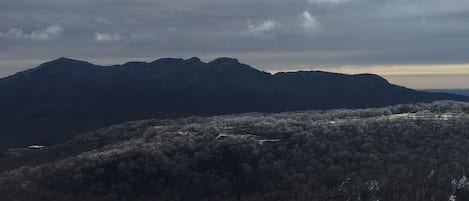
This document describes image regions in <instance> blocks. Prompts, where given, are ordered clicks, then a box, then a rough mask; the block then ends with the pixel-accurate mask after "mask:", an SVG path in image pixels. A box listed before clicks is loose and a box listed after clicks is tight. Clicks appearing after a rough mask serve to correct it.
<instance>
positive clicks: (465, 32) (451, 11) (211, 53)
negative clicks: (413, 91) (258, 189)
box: [0, 0, 469, 88]
mask: <svg viewBox="0 0 469 201" xmlns="http://www.w3.org/2000/svg"><path fill="white" fill-rule="evenodd" d="M192 56H198V57H201V58H202V59H203V60H205V61H209V60H211V59H213V58H215V57H218V56H225V57H236V58H239V59H240V61H242V62H243V63H247V64H249V65H251V66H253V67H256V68H258V69H262V70H265V71H271V72H276V71H291V70H297V69H306V70H309V69H311V70H315V69H321V70H330V71H336V72H347V73H360V72H372V73H378V74H381V75H383V76H385V77H386V78H388V79H390V80H391V81H393V82H396V83H398V84H403V85H406V86H408V87H412V88H469V1H468V0H100V1H97V0H79V1H78V0H2V1H0V77H2V76H6V75H10V74H13V73H15V72H18V71H20V70H24V69H26V68H30V67H34V66H37V65H38V64H40V63H42V62H45V61H47V60H51V59H54V58H58V57H71V58H75V59H83V60H87V61H91V62H94V63H96V64H103V65H108V64H116V63H124V62H125V61H128V60H142V61H151V60H155V59H157V58H160V57H184V58H187V57H192ZM432 80H433V81H432Z"/></svg>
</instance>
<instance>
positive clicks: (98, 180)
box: [0, 101, 469, 201]
mask: <svg viewBox="0 0 469 201" xmlns="http://www.w3.org/2000/svg"><path fill="white" fill-rule="evenodd" d="M26 157H27V156H20V157H17V158H11V156H8V154H5V155H4V156H3V157H2V160H4V161H7V160H14V161H16V162H17V163H20V161H21V160H22V159H24V158H26ZM35 159H36V163H28V165H25V166H23V165H22V164H17V167H8V168H6V167H3V170H5V171H4V172H3V173H0V200H25V201H26V200H77V201H78V200H90V201H94V200H96V201H98V200H99V201H114V200H141V201H150V200H157V201H159V200H162V201H163V200H165V201H166V200H167V201H170V200H171V201H173V200H187V201H192V200H206V201H209V200H213V201H214V200H221V201H228V200H243V201H261V200H265V201H275V200H278V201H286V200H292V201H293V200H295V201H310V200H321V201H329V200H337V201H356V200H362V201H367V200H369V201H372V200H373V201H375V200H381V201H420V200H422V201H431V200H435V201H440V200H441V201H443V200H445V201H446V200H458V201H459V200H468V199H469V189H468V188H467V187H468V186H469V180H467V179H466V176H467V173H468V172H469V163H468V162H469V103H462V102H449V101H445V102H435V103H431V104H430V103H429V104H414V105H398V106H392V107H386V108H374V109H362V110H330V111H305V112H288V113H277V114H262V113H250V114H242V115H225V116H214V117H205V118H202V117H190V118H181V119H166V120H146V121H138V122H129V123H126V124H121V125H115V126H111V127H108V128H103V129H100V130H97V131H93V132H88V133H85V134H82V135H79V136H77V137H76V138H75V139H74V140H72V141H69V142H68V143H65V144H61V145H57V146H54V147H50V148H49V149H47V150H44V151H43V152H41V153H37V155H36V156H35ZM42 159H43V160H42ZM41 160H42V161H41ZM2 164H4V163H2ZM20 166H23V167H20Z"/></svg>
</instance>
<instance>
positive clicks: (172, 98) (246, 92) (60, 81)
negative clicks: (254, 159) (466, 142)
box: [0, 58, 467, 148]
mask: <svg viewBox="0 0 469 201" xmlns="http://www.w3.org/2000/svg"><path fill="white" fill-rule="evenodd" d="M0 94H1V96H2V99H0V110H1V111H2V113H1V114H0V122H2V134H1V136H0V139H1V140H0V141H1V142H0V148H5V147H12V146H23V145H28V144H32V143H40V144H54V143H58V142H63V141H65V140H67V139H70V138H71V136H73V135H75V134H77V133H80V132H84V131H87V130H93V129H96V128H100V127H103V126H106V125H111V124H115V123H119V122H125V121H131V120H138V119H148V118H166V117H179V116H190V115H214V114H227V113H244V112H278V111H288V110H305V109H330V108H365V107H377V106H385V105H393V104H399V103H413V102H428V101H434V100H441V99H452V100H467V98H464V97H462V96H457V95H449V94H443V93H438V94H437V93H426V92H418V91H414V90H410V89H407V88H403V87H399V86H396V85H392V84H389V83H388V82H387V81H386V80H384V79H383V78H381V77H379V76H376V75H371V74H360V75H344V74H337V73H327V72H317V71H312V72H305V71H301V72H290V73H277V74H275V75H271V74H268V73H266V72H262V71H259V70H256V69H254V68H252V67H250V66H248V65H245V64H241V63H239V62H238V60H236V59H231V58H219V59H216V60H214V61H211V62H209V63H204V62H202V61H200V59H198V58H190V59H187V60H184V59H173V58H165V59H159V60H156V61H154V62H151V63H145V62H129V63H126V64H124V65H114V66H108V67H104V66H97V65H93V64H91V63H88V62H84V61H77V60H72V59H67V58H60V59H57V60H54V61H51V62H47V63H44V64H42V65H40V66H38V67H36V68H33V69H30V70H27V71H24V72H20V73H17V74H15V75H13V76H10V77H7V78H3V79H0Z"/></svg>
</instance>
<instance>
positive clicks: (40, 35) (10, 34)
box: [0, 25, 63, 40]
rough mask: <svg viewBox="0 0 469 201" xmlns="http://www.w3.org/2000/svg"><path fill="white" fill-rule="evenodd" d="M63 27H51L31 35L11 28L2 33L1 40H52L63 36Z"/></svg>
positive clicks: (0, 33)
mask: <svg viewBox="0 0 469 201" xmlns="http://www.w3.org/2000/svg"><path fill="white" fill-rule="evenodd" d="M62 31H63V28H62V27H61V26H57V25H54V26H49V27H47V28H45V29H41V30H35V31H32V32H31V33H24V32H23V30H22V29H19V28H10V29H8V31H7V32H0V38H4V39H31V40H51V39H54V38H57V37H59V36H60V35H61V34H62Z"/></svg>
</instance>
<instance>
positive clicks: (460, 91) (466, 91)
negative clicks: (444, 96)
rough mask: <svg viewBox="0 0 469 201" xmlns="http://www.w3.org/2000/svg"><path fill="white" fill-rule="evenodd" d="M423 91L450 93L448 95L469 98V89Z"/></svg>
mask: <svg viewBox="0 0 469 201" xmlns="http://www.w3.org/2000/svg"><path fill="white" fill-rule="evenodd" d="M423 91H427V92H442V93H448V94H457V95H463V96H469V89H424V90H423Z"/></svg>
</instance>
